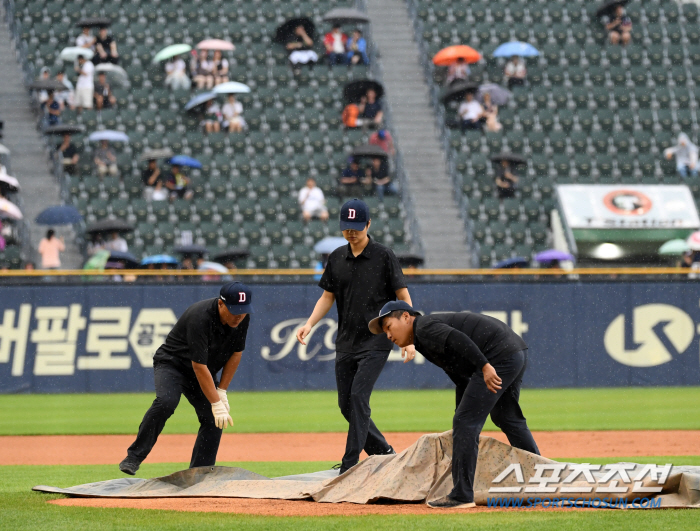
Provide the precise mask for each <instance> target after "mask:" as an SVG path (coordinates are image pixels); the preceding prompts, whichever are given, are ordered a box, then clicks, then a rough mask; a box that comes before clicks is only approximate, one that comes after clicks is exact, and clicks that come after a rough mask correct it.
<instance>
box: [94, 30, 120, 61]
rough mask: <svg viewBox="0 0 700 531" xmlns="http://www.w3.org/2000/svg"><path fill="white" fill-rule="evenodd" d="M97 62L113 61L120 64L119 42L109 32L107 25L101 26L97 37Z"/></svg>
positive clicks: (95, 59)
mask: <svg viewBox="0 0 700 531" xmlns="http://www.w3.org/2000/svg"><path fill="white" fill-rule="evenodd" d="M95 52H96V53H95V57H94V62H95V64H99V63H112V64H113V65H116V64H119V53H118V52H117V43H116V41H115V40H114V38H113V37H112V36H111V35H109V34H108V33H107V26H100V29H99V33H98V34H97V38H96V39H95Z"/></svg>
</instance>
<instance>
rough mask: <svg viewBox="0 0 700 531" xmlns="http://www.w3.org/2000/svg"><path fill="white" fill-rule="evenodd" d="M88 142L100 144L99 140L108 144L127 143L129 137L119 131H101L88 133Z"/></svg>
mask: <svg viewBox="0 0 700 531" xmlns="http://www.w3.org/2000/svg"><path fill="white" fill-rule="evenodd" d="M88 140H90V141H91V142H100V141H101V140H107V141H108V142H128V141H129V136H128V135H127V134H126V133H122V132H121V131H113V130H111V129H103V130H102V131H95V132H94V133H90V136H89V137H88Z"/></svg>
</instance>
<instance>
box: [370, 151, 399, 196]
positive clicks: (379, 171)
mask: <svg viewBox="0 0 700 531" xmlns="http://www.w3.org/2000/svg"><path fill="white" fill-rule="evenodd" d="M365 177H366V178H367V179H368V180H369V179H370V178H371V180H372V183H373V184H374V189H375V191H376V193H377V197H378V198H379V201H380V202H383V201H384V195H385V194H386V195H396V194H397V193H398V190H397V189H396V185H395V184H394V183H393V182H392V180H391V177H389V163H388V161H387V159H385V158H380V157H375V158H373V159H372V164H371V165H370V167H369V168H367V169H366V170H365Z"/></svg>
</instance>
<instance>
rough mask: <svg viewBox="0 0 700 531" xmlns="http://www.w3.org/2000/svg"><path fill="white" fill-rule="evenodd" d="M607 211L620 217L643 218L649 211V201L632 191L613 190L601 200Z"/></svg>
mask: <svg viewBox="0 0 700 531" xmlns="http://www.w3.org/2000/svg"><path fill="white" fill-rule="evenodd" d="M603 203H604V204H605V206H606V207H608V210H610V211H611V212H613V213H614V214H618V215H620V216H643V215H644V214H646V213H647V212H649V211H650V210H651V199H649V198H648V197H647V196H646V195H644V194H643V193H641V192H637V191H634V190H615V191H613V192H610V193H609V194H608V195H606V196H605V197H604V198H603Z"/></svg>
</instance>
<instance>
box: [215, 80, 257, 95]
mask: <svg viewBox="0 0 700 531" xmlns="http://www.w3.org/2000/svg"><path fill="white" fill-rule="evenodd" d="M213 92H214V93H215V94H248V93H249V92H250V87H249V86H248V85H246V84H244V83H239V82H237V81H229V82H227V83H221V84H220V85H216V86H215V87H214V90H213Z"/></svg>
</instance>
